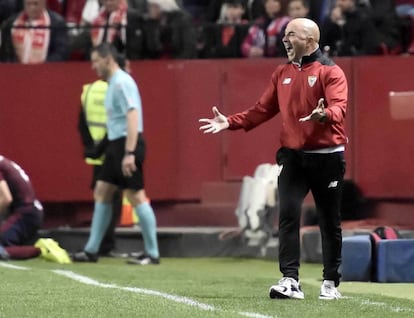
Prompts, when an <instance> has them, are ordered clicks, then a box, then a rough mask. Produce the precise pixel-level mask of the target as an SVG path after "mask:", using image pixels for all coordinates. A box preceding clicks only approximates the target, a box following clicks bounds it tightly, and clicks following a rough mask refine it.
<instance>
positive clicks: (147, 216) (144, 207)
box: [135, 202, 160, 258]
mask: <svg viewBox="0 0 414 318" xmlns="http://www.w3.org/2000/svg"><path fill="white" fill-rule="evenodd" d="M135 212H136V213H137V214H138V218H139V224H140V226H141V231H142V236H143V238H144V247H145V252H146V253H147V254H148V255H149V256H151V257H153V258H158V257H160V254H159V252H158V241H157V221H156V220H155V215H154V210H153V209H152V207H151V205H150V204H149V203H148V202H144V203H141V204H139V205H137V206H136V207H135Z"/></svg>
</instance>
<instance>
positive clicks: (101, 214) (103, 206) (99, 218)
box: [85, 202, 112, 254]
mask: <svg viewBox="0 0 414 318" xmlns="http://www.w3.org/2000/svg"><path fill="white" fill-rule="evenodd" d="M111 214H112V204H110V203H102V202H95V209H94V210H93V217H92V225H91V233H90V234H89V240H88V243H86V246H85V251H86V252H88V253H92V254H96V253H98V251H99V246H100V245H101V242H102V239H103V237H104V235H105V232H106V230H107V228H108V226H109V223H110V222H111Z"/></svg>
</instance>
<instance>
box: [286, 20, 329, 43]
mask: <svg viewBox="0 0 414 318" xmlns="http://www.w3.org/2000/svg"><path fill="white" fill-rule="evenodd" d="M289 24H291V25H292V26H293V27H295V28H296V29H297V30H298V31H301V32H303V33H302V34H303V36H304V37H307V38H312V39H313V40H314V41H315V42H316V43H319V39H320V37H321V34H320V31H319V27H318V25H317V24H316V23H315V22H314V21H312V20H310V19H306V18H297V19H293V20H292V21H290V22H289Z"/></svg>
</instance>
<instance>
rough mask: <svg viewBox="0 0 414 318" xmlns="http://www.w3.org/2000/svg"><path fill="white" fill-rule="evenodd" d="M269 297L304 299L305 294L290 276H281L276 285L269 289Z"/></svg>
mask: <svg viewBox="0 0 414 318" xmlns="http://www.w3.org/2000/svg"><path fill="white" fill-rule="evenodd" d="M269 296H270V298H272V299H274V298H293V299H304V298H305V295H304V294H303V292H302V290H301V289H300V284H299V282H297V281H296V280H295V279H294V278H292V277H283V278H282V279H281V280H279V282H278V283H277V285H273V286H271V287H270V289H269Z"/></svg>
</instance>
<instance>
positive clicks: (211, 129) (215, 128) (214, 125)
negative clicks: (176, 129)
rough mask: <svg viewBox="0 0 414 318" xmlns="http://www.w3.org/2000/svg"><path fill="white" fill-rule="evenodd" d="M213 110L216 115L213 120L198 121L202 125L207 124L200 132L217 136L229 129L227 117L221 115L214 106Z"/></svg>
mask: <svg viewBox="0 0 414 318" xmlns="http://www.w3.org/2000/svg"><path fill="white" fill-rule="evenodd" d="M212 110H213V114H214V118H213V119H208V118H201V119H199V120H198V121H199V122H200V123H207V125H203V126H201V127H200V130H202V131H203V132H204V133H205V134H209V133H213V134H217V133H218V132H220V131H222V130H224V129H227V128H228V127H229V122H228V120H227V117H226V116H224V115H223V114H222V113H220V112H219V110H218V109H217V107H216V106H214V107H213V108H212Z"/></svg>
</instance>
